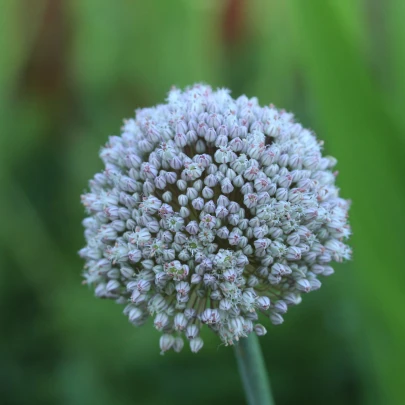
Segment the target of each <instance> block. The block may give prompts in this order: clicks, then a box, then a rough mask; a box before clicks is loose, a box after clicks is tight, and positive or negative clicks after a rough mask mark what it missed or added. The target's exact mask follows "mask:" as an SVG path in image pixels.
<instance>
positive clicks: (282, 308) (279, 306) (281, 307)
mask: <svg viewBox="0 0 405 405" xmlns="http://www.w3.org/2000/svg"><path fill="white" fill-rule="evenodd" d="M287 309H288V308H287V304H286V303H285V302H284V301H283V300H278V301H276V302H275V303H274V305H273V311H275V312H278V313H280V314H285V313H286V312H287Z"/></svg>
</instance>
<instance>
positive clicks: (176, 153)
mask: <svg viewBox="0 0 405 405" xmlns="http://www.w3.org/2000/svg"><path fill="white" fill-rule="evenodd" d="M100 156H101V158H102V160H103V161H104V163H105V170H104V171H103V172H102V173H98V174H96V175H95V176H94V178H93V180H91V181H90V190H91V191H90V193H88V194H85V195H83V196H82V201H83V204H84V206H85V207H86V210H87V212H88V214H89V217H88V218H86V219H85V220H84V221H83V225H84V227H85V237H86V240H87V246H86V247H85V248H83V249H82V250H81V251H80V255H81V256H82V257H83V258H84V259H85V261H86V267H85V273H84V275H85V278H86V281H87V283H88V284H91V285H94V286H95V293H96V296H98V297H101V298H110V299H113V300H115V301H116V302H118V303H122V304H126V307H125V309H124V313H125V314H126V315H127V316H128V318H129V320H130V322H131V323H133V324H134V325H136V326H139V325H142V324H143V323H144V322H145V321H146V320H147V318H148V317H149V316H152V317H153V318H154V326H155V328H156V329H157V330H159V331H161V332H162V336H161V339H160V348H161V351H162V352H165V351H167V350H169V349H174V350H175V351H180V350H181V349H182V348H183V345H184V341H183V339H182V337H185V338H186V339H187V340H188V341H189V343H190V348H191V350H192V351H193V352H197V351H198V350H200V349H201V347H202V346H203V341H202V339H201V337H200V336H199V332H200V328H201V327H202V325H204V324H205V325H207V326H208V327H209V328H210V329H212V330H213V331H215V332H216V333H217V334H218V335H219V336H220V338H221V340H222V341H223V342H224V343H225V344H233V343H234V342H236V341H238V339H239V338H241V337H245V336H247V335H248V334H249V333H252V332H254V333H256V334H257V335H259V336H260V335H264V334H265V333H266V329H265V328H264V326H263V325H261V324H259V323H257V321H258V315H259V313H262V314H265V315H266V316H267V317H268V318H269V319H270V321H271V322H272V323H273V324H275V325H277V324H280V323H282V322H283V316H284V314H285V313H286V312H287V309H288V307H289V306H291V305H295V304H299V303H300V302H301V294H302V293H307V292H309V291H312V290H316V289H318V288H319V287H320V286H321V282H320V281H319V279H318V276H328V275H330V274H332V273H333V269H332V267H331V266H330V264H331V262H332V261H337V262H340V261H342V260H344V259H349V258H350V249H349V248H348V246H347V245H345V244H344V242H343V240H344V239H345V238H347V237H348V236H349V234H350V228H349V226H348V224H347V210H348V208H349V204H348V202H347V201H345V200H343V199H342V198H340V197H339V193H338V189H337V188H336V186H335V177H336V173H334V172H332V171H331V170H332V168H333V166H334V165H335V164H336V160H335V159H334V158H332V157H328V156H326V157H323V156H322V154H321V143H320V142H318V141H317V140H316V138H315V136H314V134H313V133H311V131H309V130H307V129H304V128H303V127H302V126H301V124H299V123H296V122H294V120H293V116H292V114H290V113H287V112H285V111H283V110H277V109H276V108H274V107H273V106H268V107H260V106H259V104H258V102H257V100H256V99H255V98H252V99H249V98H247V97H246V96H241V97H239V98H237V99H236V100H234V99H233V98H232V97H231V96H230V95H229V91H228V90H225V89H220V90H217V91H212V89H211V88H210V87H209V86H205V85H195V86H193V87H191V88H188V89H186V90H185V91H184V92H182V91H180V90H177V89H173V90H172V91H171V92H170V93H169V95H168V99H167V103H166V104H163V105H158V106H157V107H154V108H145V109H141V110H138V111H136V118H135V119H129V120H127V121H125V124H124V126H123V128H122V134H121V136H112V137H110V139H109V142H108V144H107V145H106V146H105V147H104V148H103V149H102V150H101V152H100Z"/></svg>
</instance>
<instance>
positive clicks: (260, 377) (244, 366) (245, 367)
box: [234, 333, 274, 405]
mask: <svg viewBox="0 0 405 405" xmlns="http://www.w3.org/2000/svg"><path fill="white" fill-rule="evenodd" d="M234 348H235V355H236V360H237V363H238V368H239V374H240V376H241V378H242V382H243V388H244V391H245V395H246V399H247V403H248V404H249V405H274V400H273V398H272V395H271V389H270V381H269V377H268V375H267V370H266V366H265V364H264V359H263V355H262V351H261V349H260V344H259V340H258V338H257V336H256V335H255V334H253V333H252V334H250V335H249V336H248V337H247V338H242V339H240V340H239V342H238V343H237V344H235V346H234Z"/></svg>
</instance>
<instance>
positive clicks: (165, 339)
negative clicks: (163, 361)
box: [159, 334, 175, 354]
mask: <svg viewBox="0 0 405 405" xmlns="http://www.w3.org/2000/svg"><path fill="white" fill-rule="evenodd" d="M174 341H175V338H174V336H173V335H169V334H164V335H162V336H161V337H160V341H159V343H160V350H161V352H160V354H164V353H165V352H167V351H168V350H170V349H171V348H172V346H173V345H174Z"/></svg>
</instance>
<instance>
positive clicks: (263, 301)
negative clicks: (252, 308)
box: [256, 295, 270, 311]
mask: <svg viewBox="0 0 405 405" xmlns="http://www.w3.org/2000/svg"><path fill="white" fill-rule="evenodd" d="M256 303H257V306H258V307H259V308H260V309H261V310H263V311H267V310H268V309H269V308H270V298H269V297H266V296H265V295H262V296H261V297H258V298H257V300H256Z"/></svg>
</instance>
